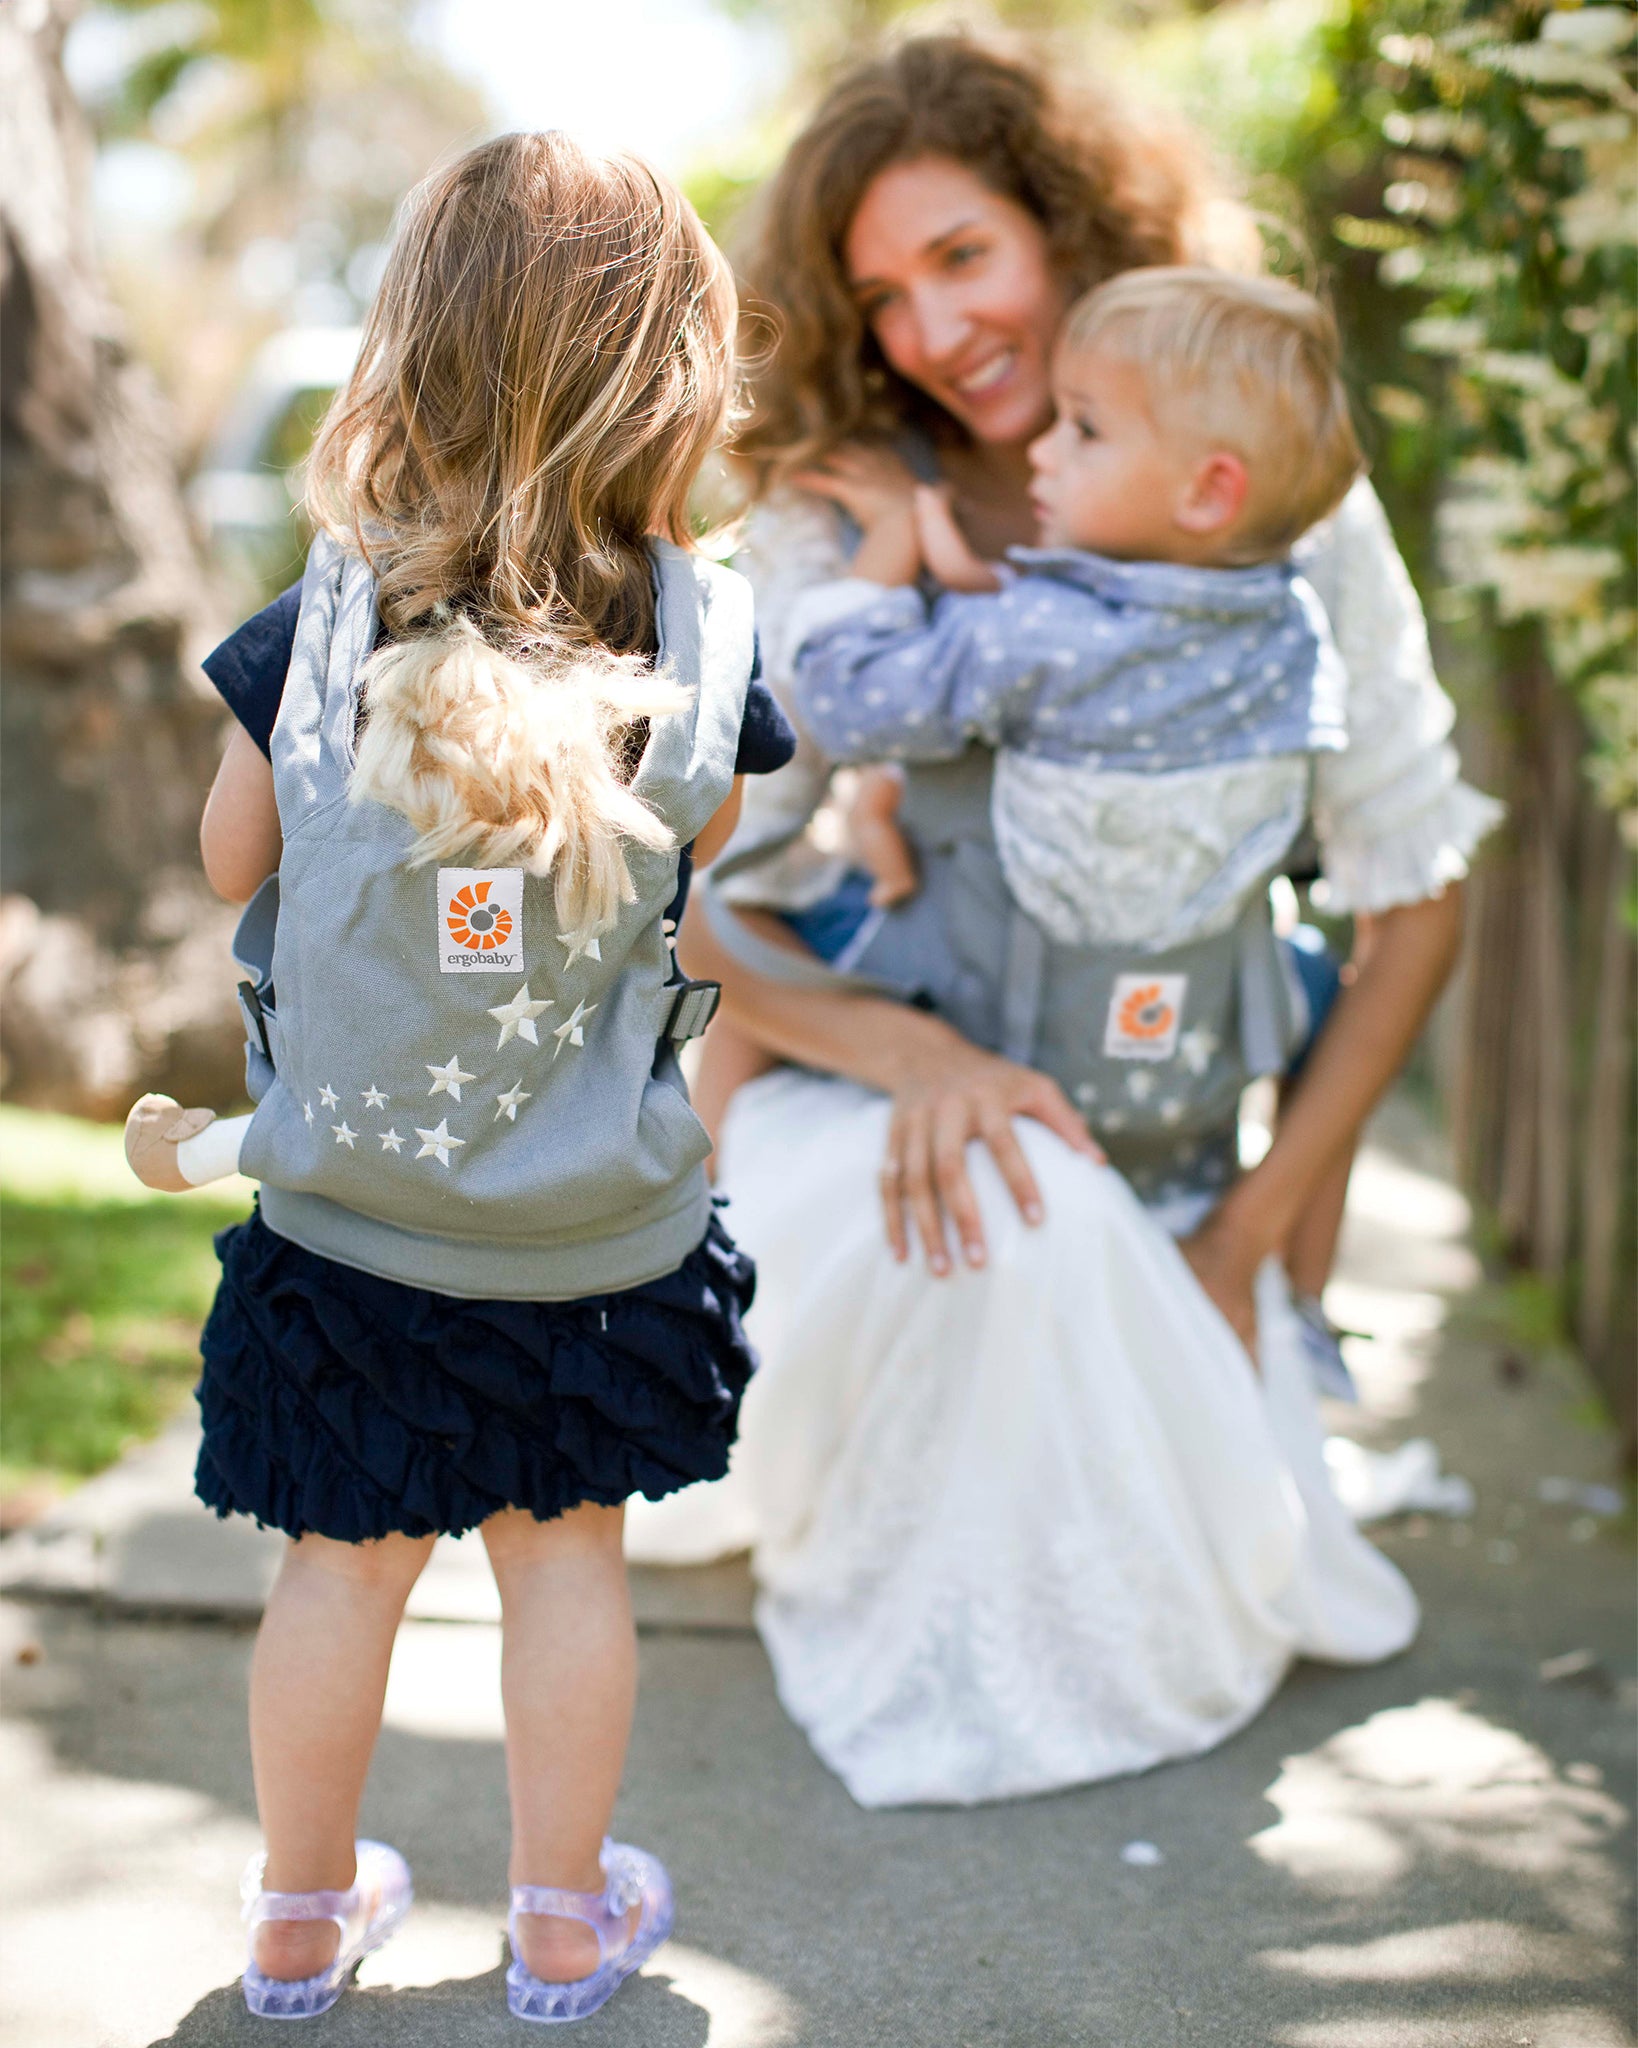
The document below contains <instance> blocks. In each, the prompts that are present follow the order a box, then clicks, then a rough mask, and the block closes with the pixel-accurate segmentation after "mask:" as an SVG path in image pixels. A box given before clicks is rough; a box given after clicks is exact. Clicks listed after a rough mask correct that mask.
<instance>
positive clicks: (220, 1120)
mask: <svg viewBox="0 0 1638 2048" xmlns="http://www.w3.org/2000/svg"><path fill="white" fill-rule="evenodd" d="M249 1128H250V1118H249V1117H248V1116H227V1117H219V1116H218V1115H217V1114H216V1112H215V1110H213V1109H184V1108H183V1107H182V1105H181V1104H180V1103H179V1102H175V1101H173V1100H172V1098H171V1097H170V1096H169V1095H144V1096H143V1098H142V1100H141V1101H140V1102H138V1103H135V1104H134V1105H133V1106H132V1109H131V1113H130V1115H129V1116H128V1117H127V1118H126V1119H125V1158H126V1162H127V1164H128V1165H129V1166H130V1169H131V1171H132V1172H133V1173H134V1174H135V1175H136V1177H137V1179H138V1180H139V1181H141V1182H142V1184H143V1186H144V1187H149V1188H158V1189H160V1190H161V1191H162V1192H163V1193H165V1194H168V1195H180V1194H183V1193H185V1192H186V1190H187V1189H189V1188H200V1187H203V1186H205V1184H206V1183H207V1182H208V1181H213V1180H221V1179H223V1178H224V1177H225V1176H226V1175H228V1174H230V1173H237V1172H238V1170H239V1148H240V1146H241V1145H242V1144H243V1143H244V1136H245V1132H246V1131H247V1130H249Z"/></svg>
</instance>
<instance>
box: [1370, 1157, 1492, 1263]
mask: <svg viewBox="0 0 1638 2048" xmlns="http://www.w3.org/2000/svg"><path fill="white" fill-rule="evenodd" d="M1348 1206H1349V1208H1350V1209H1351V1210H1352V1211H1353V1212H1354V1214H1355V1215H1356V1216H1358V1217H1359V1218H1360V1219H1361V1220H1362V1221H1364V1222H1370V1223H1379V1224H1386V1225H1388V1226H1390V1227H1391V1228H1392V1229H1394V1230H1403V1231H1408V1232H1409V1233H1410V1234H1411V1235H1412V1236H1413V1237H1419V1238H1423V1239H1428V1240H1437V1239H1445V1240H1448V1241H1450V1242H1451V1243H1459V1242H1460V1241H1461V1240H1462V1239H1463V1238H1465V1237H1466V1235H1467V1232H1468V1229H1469V1227H1470V1225H1471V1224H1472V1221H1473V1211H1472V1209H1471V1208H1470V1207H1469V1205H1468V1201H1467V1197H1466V1196H1465V1195H1463V1194H1462V1192H1461V1191H1460V1189H1458V1188H1455V1187H1453V1186H1452V1185H1451V1183H1450V1182H1449V1181H1448V1180H1441V1179H1439V1178H1438V1177H1437V1176H1436V1175H1434V1174H1431V1173H1422V1172H1420V1171H1419V1170H1418V1169H1417V1168H1416V1167H1414V1166H1407V1165H1406V1163H1405V1161H1404V1160H1403V1159H1399V1158H1396V1157H1395V1156H1394V1155H1393V1153H1391V1152H1389V1151H1387V1150H1385V1149H1384V1148H1383V1147H1382V1146H1380V1145H1365V1146H1363V1147H1361V1149H1360V1154H1359V1158H1358V1159H1357V1161H1356V1162H1355V1165H1354V1171H1353V1175H1352V1177H1351V1179H1350V1180H1349V1182H1348Z"/></svg>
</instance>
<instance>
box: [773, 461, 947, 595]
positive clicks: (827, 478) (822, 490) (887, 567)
mask: <svg viewBox="0 0 1638 2048" xmlns="http://www.w3.org/2000/svg"><path fill="white" fill-rule="evenodd" d="M791 481H792V483H793V484H795V485H796V487H797V489H798V490H802V491H812V492H813V494H814V495H815V497H820V498H828V499H829V500H830V502H831V503H832V504H833V505H840V506H841V508H842V510H843V511H844V512H846V513H847V514H848V515H849V517H850V518H851V519H853V521H854V522H855V524H856V525H857V526H858V528H859V530H860V533H861V535H862V536H863V537H862V539H861V540H860V542H859V547H858V551H857V553H856V554H855V555H854V557H853V561H852V564H851V569H852V573H853V574H854V575H855V576H862V577H864V578H865V579H866V580H867V581H869V582H871V583H886V584H903V583H914V582H915V580H916V577H917V575H918V573H919V572H920V569H921V543H920V541H919V539H918V538H917V534H916V479H915V477H914V476H913V475H912V474H911V473H910V471H909V470H908V469H907V468H906V467H905V465H904V464H903V462H901V461H900V460H899V458H898V456H896V455H893V454H890V453H889V452H888V450H887V449H885V448H872V447H869V446H867V445H866V444H865V443H863V442H858V441H855V442H850V443H848V444H847V445H846V446H845V447H842V448H838V449H836V450H835V451H834V452H833V453H832V454H830V455H827V456H826V457H825V459H824V461H823V462H820V463H816V464H815V466H814V467H813V468H812V469H804V470H800V471H798V473H797V474H796V475H795V476H793V477H792V478H791Z"/></svg>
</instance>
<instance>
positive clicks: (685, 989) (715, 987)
mask: <svg viewBox="0 0 1638 2048" xmlns="http://www.w3.org/2000/svg"><path fill="white" fill-rule="evenodd" d="M721 1001H722V983H721V982H720V981H685V982H684V983H683V984H682V986H681V987H680V988H679V989H678V990H677V1000H676V1001H675V1002H674V1003H673V1004H672V1005H671V1015H670V1017H669V1018H667V1020H666V1027H665V1036H666V1037H667V1038H668V1039H669V1040H670V1041H671V1043H672V1044H673V1045H686V1044H687V1043H688V1041H689V1039H691V1038H698V1037H699V1036H700V1034H701V1033H702V1032H703V1031H704V1029H705V1027H706V1025H707V1024H709V1023H710V1021H711V1019H712V1018H713V1017H714V1016H715V1015H716V1014H717V1005H718V1004H719V1003H720V1002H721Z"/></svg>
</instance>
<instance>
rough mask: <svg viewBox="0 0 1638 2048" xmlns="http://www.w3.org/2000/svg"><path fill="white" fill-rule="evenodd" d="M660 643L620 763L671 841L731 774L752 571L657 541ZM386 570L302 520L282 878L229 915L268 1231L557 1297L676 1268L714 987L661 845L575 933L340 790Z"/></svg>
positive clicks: (279, 760) (700, 1232) (376, 1260)
mask: <svg viewBox="0 0 1638 2048" xmlns="http://www.w3.org/2000/svg"><path fill="white" fill-rule="evenodd" d="M651 546H652V555H653V561H654V570H655V586H656V593H657V622H658V629H659V661H660V663H661V664H662V665H663V666H664V667H665V668H666V669H667V671H668V672H669V673H670V674H671V675H672V676H673V677H674V678H675V679H676V680H677V681H678V682H680V683H681V684H683V685H684V686H685V687H686V688H688V689H689V690H690V692H691V698H692V701H691V703H690V705H689V707H688V709H687V710H686V711H684V712H682V713H680V714H678V715H676V716H674V717H670V718H664V719H659V720H657V721H655V723H654V725H653V728H652V730H651V732H650V734H649V737H648V742H647V745H646V747H645V749H644V752H643V757H642V761H641V764H640V766H639V768H638V770H637V773H636V775H635V776H634V778H633V780H632V785H631V786H632V788H633V790H634V791H635V792H636V793H637V794H638V795H639V796H641V797H643V798H644V799H645V800H646V801H647V803H648V804H649V806H650V808H651V809H652V810H654V811H655V812H656V813H657V814H658V815H659V816H660V817H661V818H662V819H663V820H664V821H665V823H666V824H667V825H669V826H670V827H671V829H672V831H673V833H674V834H675V837H676V842H677V845H678V846H679V847H681V846H684V845H686V844H688V842H689V841H691V840H692V839H693V838H694V837H695V836H696V835H697V834H698V833H699V831H700V830H701V829H702V827H703V826H704V825H705V824H706V823H707V822H708V821H709V819H710V818H711V817H712V815H713V814H714V813H715V812H716V811H717V809H718V808H719V807H720V806H721V804H722V803H723V802H724V801H725V799H726V798H727V796H728V794H729V791H730V790H731V788H732V786H733V778H734V763H735V758H736V755H737V752H738V747H739V731H740V726H741V723H742V721H743V718H744V706H745V690H746V684H747V681H748V679H749V676H750V672H751V662H752V653H753V648H752V625H751V598H750V591H749V587H748V586H747V585H746V584H745V582H744V581H743V579H742V578H740V577H739V576H737V575H736V574H734V573H733V572H732V571H731V570H728V569H724V568H721V567H719V566H718V565H717V564H715V563H712V562H707V561H702V560H701V559H699V558H698V557H697V556H693V555H689V554H685V553H684V552H683V551H682V550H680V549H678V548H675V547H672V546H670V545H668V544H666V543H664V542H654V543H652V544H651ZM376 628H377V619H376V609H375V583H374V578H373V577H372V575H371V574H370V571H369V569H368V567H367V566H366V565H365V564H364V563H363V562H362V561H360V560H359V559H358V558H357V557H356V556H351V555H344V554H343V553H342V551H341V550H340V549H339V548H337V547H336V546H335V545H334V544H333V543H332V542H330V541H329V540H328V539H325V538H323V537H321V538H320V539H319V540H318V541H316V542H315V544H314V547H313V551H312V554H311V556H310V557H309V560H308V565H307V574H306V577H305V579H304V581H303V585H302V599H301V615H300V621H299V623H298V626H297V629H296V640H295V647H294V651H293V653H292V656H291V663H290V673H289V678H288V680H287V682H286V685H285V691H284V697H283V700H282V703H281V705H280V709H279V716H278V721H277V723H276V725H275V726H274V730H273V741H272V759H273V781H274V791H275V794H276V797H277V801H278V809H279V819H280V823H281V825H282V827H283V831H284V854H283V858H282V859H281V861H280V863H279V872H278V875H277V877H275V878H274V879H273V880H271V881H270V882H268V883H267V884H266V885H264V887H263V889H262V891H261V892H260V894H259V895H258V896H257V897H256V898H255V899H254V900H253V901H252V903H251V904H250V906H249V907H248V909H247V910H246V912H245V915H244V918H243V919H242V921H241V924H240V928H239V935H238V938H237V940H236V942H235V947H234V951H235V956H236V957H237V958H238V959H239V961H240V964H241V965H242V966H243V967H244V968H245V970H246V972H247V974H248V975H249V981H248V983H247V984H246V985H245V988H244V990H243V992H242V1000H243V1003H244V1007H245V1012H246V1021H247V1025H248V1028H249V1042H248V1046H247V1061H246V1073H247V1081H248V1085H249V1090H250V1094H251V1096H252V1098H253V1100H254V1101H255V1102H256V1105H257V1107H256V1113H255V1115H254V1117H253V1118H252V1120H251V1124H250V1128H249V1131H248V1133H247V1135H246V1138H245V1143H244V1149H243V1154H242V1164H243V1167H244V1171H245V1172H246V1173H247V1174H250V1175H251V1176H253V1177H254V1178H255V1179H257V1180H259V1181H260V1182H261V1183H262V1198H261V1199H262V1213H263V1215H264V1216H265V1218H266V1220H267V1222H268V1224H269V1226H270V1227H271V1228H272V1229H274V1230H276V1231H278V1232H279V1233H280V1234H281V1235H283V1236H285V1237H289V1238H292V1239H294V1240H295V1242H296V1243H298V1244H301V1245H305V1246H306V1247H308V1249H309V1250H312V1251H315V1252H320V1253H323V1254H324V1255H325V1256H326V1257H329V1258H333V1259H338V1260H340V1261H341V1262H342V1263H344V1264H346V1265H351V1266H357V1267H361V1268H362V1269H363V1270H365V1271H366V1272H371V1273H377V1274H381V1275H383V1276H385V1277H387V1278H389V1279H393V1280H399V1281H404V1282H407V1283H409V1284H412V1285H416V1286H421V1287H429V1288H435V1289H437V1290H438V1291H440V1292H442V1293H446V1294H454V1295H464V1296H474V1297H490V1298H501V1299H518V1300H560V1299H566V1298H572V1297H575V1296H579V1295H586V1294H596V1293H601V1292H603V1291H605V1290H608V1289H612V1288H622V1287H631V1286H635V1285H638V1284H639V1283H641V1282H642V1281H645V1280H650V1279H655V1278H657V1277H659V1276H660V1275H661V1274H663V1273H667V1272H671V1271H673V1270H674V1269H675V1268H676V1267H677V1266H678V1265H679V1264H680V1263H681V1262H682V1260H683V1259H684V1258H685V1257H686V1256H687V1254H688V1253H689V1252H690V1251H691V1250H692V1249H693V1248H694V1246H695V1245H696V1244H698V1242H699V1241H700V1239H701V1238H702V1237H703V1236H704V1234H705V1229H706V1225H707V1223H708V1221H709V1218H710V1206H711V1196H710V1189H709V1187H708V1185H707V1182H706V1178H705V1173H704V1167H703V1162H704V1160H705V1157H706V1155H707V1153H708V1151H709V1149H710V1144H709V1140H708V1139H707V1137H706V1134H705V1131H704V1128H703V1127H702V1125H701V1124H700V1122H699V1120H698V1119H697V1118H696V1117H695V1115H694V1113H693V1110H692V1109H691V1108H690V1107H689V1103H688V1095H687V1091H686V1089H685V1087H684V1085H683V1082H682V1077H681V1074H680V1072H679V1071H678V1067H677V1061H676V1049H677V1046H678V1045H679V1044H680V1043H681V1042H682V1041H683V1040H685V1039H687V1038H689V1037H691V1036H693V1035H695V1033H696V1032H697V1031H699V1030H701V1029H703V1027H704V1022H705V1020H706V1018H707V1017H708V1015H709V1012H710V1008H711V1007H712V1005H713V1002H714V995H713V993H712V991H711V989H710V985H708V984H689V983H682V982H679V981H678V980H677V979H676V978H675V974H674V969H673V965H672V960H671V954H670V949H669V947H668V944H667V935H666V933H665V932H664V930H663V929H662V919H663V916H664V913H665V911H666V908H667V906H668V905H669V904H670V902H671V899H672V897H673V895H674V894H675V892H676V886H677V854H676V853H675V852H671V853H655V852H650V851H648V850H647V849H645V848H642V847H638V846H635V845H628V848H627V859H628V864H629V866H630V870H631V876H632V881H633V883H634V885H635V891H636V900H635V901H634V902H631V903H628V904H626V905H625V906H624V907H623V908H622V910H621V914H620V917H619V921H618V923H617V924H616V926H615V927H614V929H613V930H611V931H608V932H605V933H604V934H603V935H602V938H601V940H600V941H599V942H598V944H597V945H596V946H595V947H594V948H592V949H591V950H590V951H585V952H581V953H579V954H578V955H574V956H571V954H570V952H569V949H568V948H567V946H566V945H565V944H564V941H563V939H562V938H561V936H560V935H559V930H558V925H557V921H556V917H555V914H554V910H553V902H552V889H551V885H550V883H549V882H548V881H544V880H541V879H540V878H538V877H536V876H533V875H530V874H528V873H526V872H525V871H524V870H523V869H521V868H488V869H479V868H461V867H443V868H440V867H437V866H433V865H430V864H429V865H427V866H423V867H417V868H410V867H408V866H406V865H405V860H406V856H407V854H408V851H409V848H410V846H411V844H412V843H413V840H414V838H415V830H414V827H412V826H411V825H410V824H409V822H408V820H407V819H405V818H403V817H402V816H400V815H399V813H397V812H396V811H392V810H389V809H387V808H386V807H385V806H383V805H380V804H375V803H362V804H354V803H350V802H349V801H348V796H347V788H348V783H349V780H350V778H351V775H352V772H353V768H354V765H355V764H354V752H353V745H354V734H355V730H356V727H357V723H358V692H359V681H360V676H361V673H362V670H363V667H364V664H365V662H366V661H367V659H368V657H369V655H370V652H371V650H372V648H373V647H374V644H375V638H376Z"/></svg>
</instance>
